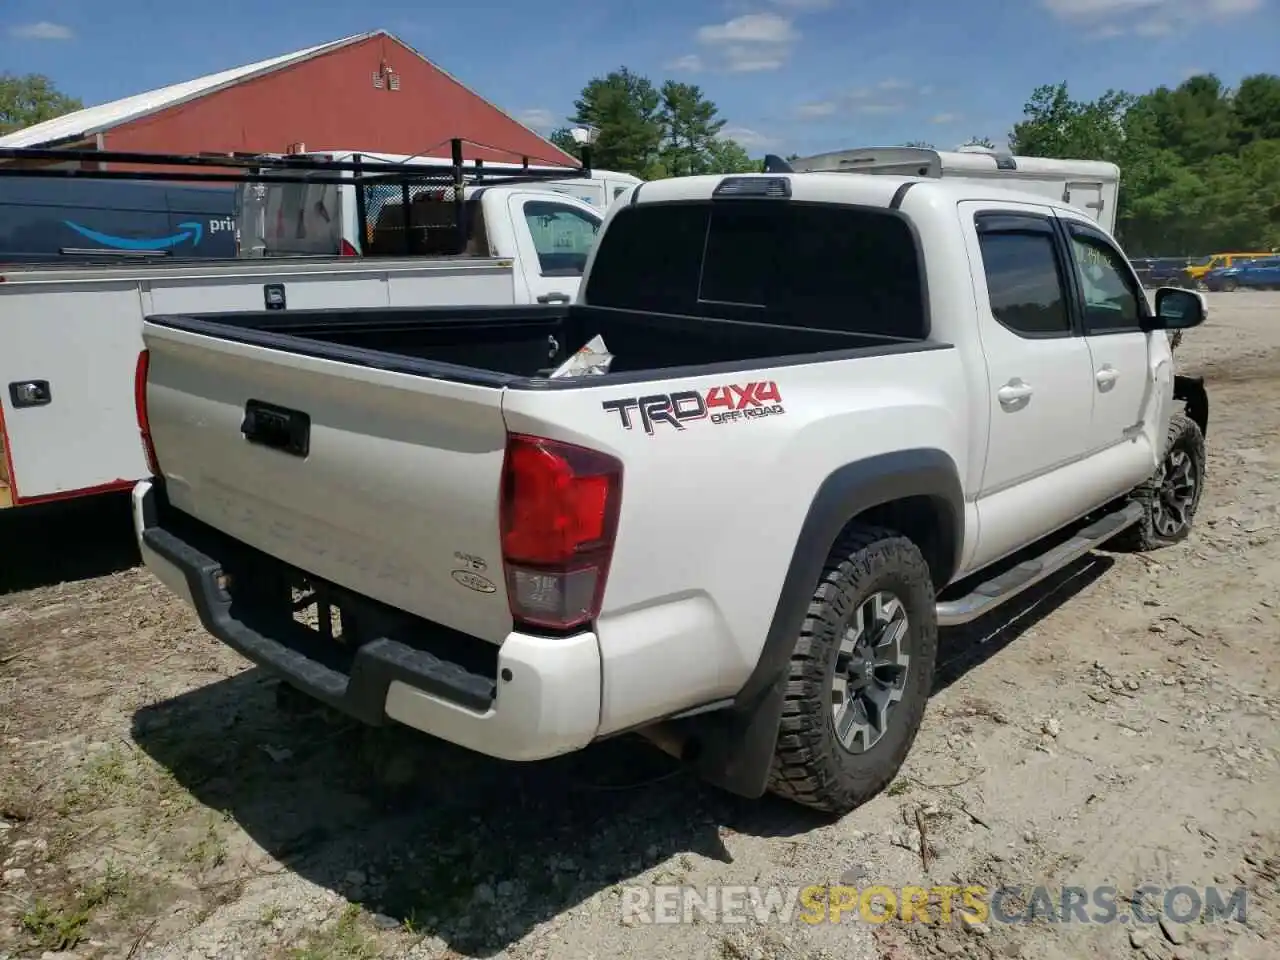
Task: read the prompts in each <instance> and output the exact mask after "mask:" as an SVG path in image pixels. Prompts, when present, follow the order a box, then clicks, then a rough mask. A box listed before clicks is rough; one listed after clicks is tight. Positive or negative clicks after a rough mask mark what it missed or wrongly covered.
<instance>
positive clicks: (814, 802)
mask: <svg viewBox="0 0 1280 960" xmlns="http://www.w3.org/2000/svg"><path fill="white" fill-rule="evenodd" d="M880 591H888V592H891V593H892V594H894V596H895V597H896V598H897V599H898V600H899V602H900V603H901V604H902V606H903V607H904V608H905V611H906V616H907V629H906V632H905V634H904V635H903V639H902V641H901V644H902V646H903V648H904V651H905V652H907V654H908V655H909V656H910V661H909V664H908V666H907V670H906V680H905V685H904V687H903V690H902V698H901V699H900V700H899V701H897V703H896V704H895V705H894V707H893V709H892V711H891V713H890V721H889V723H888V725H887V729H886V731H885V733H884V734H883V736H882V737H881V739H880V740H879V741H878V742H877V743H875V744H874V745H873V746H871V747H870V748H869V749H867V750H866V751H865V752H863V753H852V752H850V751H849V750H847V749H846V748H845V747H844V745H843V744H842V743H841V742H840V740H839V739H838V737H837V735H836V731H835V721H834V718H833V710H832V699H833V684H834V675H835V661H836V655H837V653H838V651H839V645H840V642H841V639H842V637H843V636H844V634H845V631H846V629H847V625H848V623H849V622H850V621H851V620H852V619H853V618H854V616H855V615H856V611H857V609H858V607H859V606H860V605H862V604H863V603H864V602H866V600H867V599H868V598H870V597H872V596H873V595H875V594H876V593H877V592H880ZM937 624H938V622H937V611H936V608H935V597H934V586H933V580H932V578H931V577H930V574H929V566H928V564H927V563H926V562H925V559H924V557H923V555H922V554H921V553H920V550H919V548H918V547H917V546H916V545H915V544H914V543H912V542H911V541H910V540H908V539H907V538H906V537H903V536H902V535H901V534H899V533H897V532H896V531H893V530H888V529H884V528H880V527H871V526H861V525H857V524H855V525H853V526H851V527H849V528H847V529H846V530H845V531H844V533H842V534H841V536H840V539H839V540H837V541H836V544H835V546H834V547H832V549H831V553H830V554H829V555H828V557H827V562H826V564H825V565H824V567H823V571H822V576H821V578H820V579H819V581H818V583H817V586H816V589H815V590H814V593H813V599H812V600H811V601H810V603H809V609H808V612H807V613H806V615H805V619H804V622H803V624H802V625H801V627H800V635H799V636H798V637H797V639H796V644H795V648H794V651H793V653H792V655H791V662H790V667H789V676H788V678H787V689H786V699H785V700H784V703H783V709H782V722H781V725H780V727H779V731H778V741H777V746H776V747H775V749H774V757H773V766H772V769H771V771H770V775H769V790H770V791H771V792H773V793H775V794H777V795H778V796H781V797H785V798H787V799H789V800H793V801H795V802H797V803H800V804H802V805H804V806H807V807H811V808H813V809H815V810H819V811H822V812H824V813H832V814H837V815H843V814H845V813H848V812H849V811H850V810H853V809H854V808H855V807H858V806H859V805H861V804H862V803H865V802H866V801H867V800H869V799H871V798H872V797H873V796H875V795H876V794H877V793H879V792H880V791H881V790H882V789H884V787H885V786H886V785H888V783H889V782H890V781H891V780H892V779H893V778H894V777H895V776H896V775H897V773H898V770H899V769H900V768H901V766H902V762H903V760H904V759H905V758H906V756H907V752H908V751H909V750H910V749H911V744H912V743H913V742H914V740H915V737H916V733H917V732H918V731H919V729H920V724H921V722H922V721H923V719H924V713H925V707H926V706H927V704H928V700H929V693H930V691H931V690H932V687H933V670H934V662H935V660H936V658H937V649H938V625H937Z"/></svg>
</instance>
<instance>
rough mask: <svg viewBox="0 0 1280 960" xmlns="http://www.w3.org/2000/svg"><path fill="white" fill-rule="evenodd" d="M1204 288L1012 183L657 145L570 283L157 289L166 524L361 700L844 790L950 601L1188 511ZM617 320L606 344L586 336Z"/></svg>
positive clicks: (200, 589)
mask: <svg viewBox="0 0 1280 960" xmlns="http://www.w3.org/2000/svg"><path fill="white" fill-rule="evenodd" d="M1203 318H1204V301H1203V299H1202V297H1201V295H1200V294H1197V293H1195V292H1192V291H1187V290H1179V289H1160V290H1157V291H1156V292H1155V294H1154V308H1153V307H1152V306H1151V305H1149V303H1148V301H1147V299H1146V298H1145V297H1144V295H1143V291H1142V288H1141V286H1140V285H1139V283H1138V280H1137V278H1136V277H1135V276H1134V274H1133V271H1132V268H1131V267H1130V265H1129V261H1128V259H1127V258H1126V257H1125V256H1124V254H1123V253H1122V252H1121V250H1120V249H1119V248H1118V247H1117V246H1116V244H1115V242H1114V241H1113V240H1112V238H1111V237H1110V236H1109V235H1108V234H1107V233H1106V232H1104V231H1103V230H1102V229H1101V228H1100V227H1099V226H1098V224H1097V223H1096V222H1094V221H1093V220H1092V219H1091V218H1090V217H1089V216H1088V215H1087V214H1085V213H1084V212H1083V211H1081V210H1079V209H1078V208H1075V207H1071V206H1068V205H1066V204H1064V203H1061V202H1056V201H1053V200H1050V199H1047V198H1045V197H1043V196H1036V195H1034V194H1025V193H1019V192H1013V191H1009V190H1005V189H1002V188H1001V187H1000V186H998V185H990V186H982V185H975V184H972V183H965V182H948V181H946V180H936V179H933V180H931V179H928V178H919V177H901V176H887V175H886V176H868V177H862V176H850V175H847V174H838V173H804V174H791V175H787V174H782V175H770V174H757V175H746V176H729V177H722V176H705V177H689V178H682V179H675V180H666V181H658V182H654V183H647V184H644V185H642V186H640V187H638V188H635V189H633V190H631V191H629V193H628V194H624V195H623V196H622V197H621V198H619V200H618V201H617V202H616V203H615V204H614V205H613V206H612V208H611V209H610V212H609V214H608V216H607V217H606V220H605V224H604V228H603V232H602V233H601V236H600V238H599V240H598V241H597V244H596V247H595V249H594V251H593V253H592V256H591V259H590V261H589V263H588V267H587V272H586V276H585V278H584V286H583V288H582V291H581V293H580V296H579V299H578V301H577V302H576V303H574V304H573V305H570V306H566V307H560V308H555V307H550V308H522V307H507V308H496V309H485V308H476V309H472V310H457V309H433V310H381V311H370V310H357V311H347V310H341V309H337V310H328V311H314V312H307V313H294V312H290V313H275V314H272V313H256V314H242V315H235V314H223V315H204V316H199V315H194V316H172V315H171V316H163V317H162V316H153V317H149V318H148V319H147V321H146V323H145V326H144V332H143V339H144V341H145V344H146V351H145V352H144V353H143V354H142V355H141V356H140V358H139V364H138V374H137V386H138V389H137V396H138V419H139V427H140V430H141V433H142V437H143V442H144V446H145V447H146V449H147V450H148V451H149V456H150V458H151V460H152V463H153V471H154V477H153V478H152V479H150V480H146V481H143V482H141V483H139V484H138V486H137V487H136V488H135V490H134V493H133V504H134V517H135V523H136V527H137V536H138V540H139V544H140V547H141V551H142V555H143V557H144V559H145V562H146V564H147V565H148V567H149V568H150V569H151V570H152V571H153V572H154V573H155V574H156V576H157V577H158V578H159V579H161V580H162V581H163V582H164V583H165V584H167V585H168V586H169V587H170V588H171V589H172V590H173V591H175V592H176V593H178V594H179V595H181V596H182V597H184V598H186V599H187V600H188V601H189V602H190V603H191V604H193V605H194V607H195V609H196V610H197V611H198V613H199V616H200V618H201V620H202V622H203V623H204V625H205V627H206V628H207V629H208V630H209V631H210V632H211V633H212V634H213V635H214V636H216V637H218V638H219V639H221V640H222V641H223V642H225V643H227V644H228V645H230V646H231V647H233V648H234V649H236V650H238V651H240V652H241V653H243V654H244V655H245V656H247V657H248V658H249V659H251V660H253V661H255V662H256V663H258V664H260V665H262V666H264V667H266V668H268V669H269V670H272V671H275V672H276V673H278V674H279V675H280V676H282V677H283V678H284V679H285V680H286V681H287V682H288V683H289V684H292V685H294V686H296V687H297V688H299V689H301V690H303V691H305V692H307V693H309V694H311V695H313V696H314V697H315V698H317V699H319V700H321V701H323V702H325V703H327V704H329V705H331V706H333V707H335V708H338V709H340V710H344V711H346V712H347V713H349V714H351V715H352V716H355V717H357V718H359V719H361V720H363V721H367V722H369V723H372V724H377V723H383V722H386V721H387V720H392V721H396V722H399V723H402V724H407V725H408V726H410V727H414V728H416V729H418V730H421V731H425V732H427V733H430V734H433V735H435V736H438V737H442V738H444V739H446V740H449V741H452V742H454V743H457V744H461V745H463V746H465V747H468V748H471V749H474V750H477V751H480V752H483V753H485V754H489V755H492V756H495V757H501V758H507V759H511V760H532V759H536V758H541V757H548V756H552V755H556V754H562V753H565V752H568V751H573V750H577V749H579V748H582V747H585V746H586V745H588V744H590V743H591V742H593V741H595V740H598V739H600V738H604V737H610V736H614V735H617V734H621V733H624V732H632V731H643V732H645V733H646V734H648V735H649V736H650V737H651V738H652V739H654V740H656V741H659V742H661V743H663V744H665V745H666V746H667V748H668V749H671V750H673V751H675V752H677V753H678V754H679V755H680V756H681V757H682V758H683V759H685V760H686V761H687V762H688V763H689V764H691V765H692V766H693V768H694V769H695V770H696V771H697V772H698V773H699V774H700V775H702V776H704V777H706V778H707V779H709V780H710V781H712V782H714V783H716V784H719V785H720V786H722V787H723V788H725V789H728V790H731V791H733V792H736V793H739V794H742V795H745V796H759V795H761V794H762V793H763V792H764V791H765V790H766V789H772V790H773V791H775V792H777V793H779V794H782V795H785V796H787V797H790V798H792V799H794V800H796V801H798V802H801V803H803V804H807V805H809V806H812V807H815V808H819V809H822V810H827V811H835V812H841V811H847V810H849V809H851V808H852V807H854V806H856V805H857V804H859V803H860V802H862V801H864V800H865V799H867V798H868V797H869V796H871V795H873V794H874V793H876V792H877V791H878V790H880V789H881V788H882V787H883V786H884V785H885V784H887V783H888V782H889V781H890V779H891V778H892V777H893V776H894V775H895V773H896V771H897V770H898V768H899V766H900V764H901V763H902V761H903V758H904V757H905V755H906V753H907V751H908V749H909V747H910V745H911V743H912V741H913V739H914V737H915V734H916V731H917V729H918V728H919V726H920V723H921V720H922V717H923V715H924V712H925V707H926V702H927V699H928V696H929V692H930V688H931V683H932V675H933V668H934V660H935V651H936V647H937V643H938V628H939V627H940V626H947V625H953V624H960V623H964V622H967V621H970V620H973V619H976V618H977V617H979V616H980V615H982V614H984V613H986V612H987V611H990V610H992V609H994V608H996V607H997V606H998V605H999V604H1001V603H1002V602H1003V601H1005V600H1007V599H1008V598H1010V597H1012V596H1015V595H1016V594H1018V593H1019V592H1020V591H1022V590H1024V589H1026V588H1027V587H1030V586H1031V585H1032V584H1034V583H1036V582H1038V581H1040V580H1042V579H1043V578H1045V577H1046V576H1049V575H1050V574H1052V573H1053V572H1054V571H1057V570H1059V569H1061V568H1063V567H1064V566H1066V565H1067V564H1068V563H1070V562H1071V561H1072V560H1073V559H1076V558H1078V557H1080V556H1081V555H1083V554H1084V553H1086V552H1087V551H1088V550H1090V549H1091V548H1093V547H1095V546H1098V545H1100V544H1103V543H1108V542H1110V543H1115V544H1117V545H1128V546H1130V547H1137V548H1151V547H1155V546H1158V545H1160V544H1167V543H1172V542H1175V541H1178V540H1180V539H1181V538H1183V537H1185V536H1186V535H1187V532H1188V529H1189V526H1190V524H1191V523H1192V518H1193V516H1194V514H1195V512H1196V506H1197V503H1198V501H1199V498H1200V492H1201V488H1202V484H1203V481H1204V471H1205V456H1204V439H1203V431H1204V428H1205V423H1204V418H1205V415H1206V414H1205V411H1206V409H1207V408H1206V403H1205V399H1204V391H1203V387H1202V386H1201V385H1200V384H1199V383H1198V382H1196V381H1192V380H1185V379H1182V378H1179V379H1178V380H1177V382H1176V383H1175V376H1174V371H1173V365H1172V355H1171V352H1170V348H1169V342H1168V336H1167V334H1166V332H1165V331H1167V330H1171V329H1179V328H1186V327H1190V326H1194V325H1196V324H1198V323H1200V322H1202V320H1203ZM597 335H599V336H601V337H602V338H603V340H604V341H605V345H606V347H607V349H608V352H609V353H611V354H612V355H613V357H614V359H613V361H612V367H611V368H610V369H609V370H608V371H607V372H605V373H603V374H599V373H597V374H593V375H583V376H576V377H550V376H548V371H549V369H550V368H552V367H555V366H556V365H557V364H559V363H560V362H561V361H563V360H565V359H566V357H568V356H569V355H570V354H572V353H573V352H574V350H575V348H576V347H578V346H579V345H580V344H583V343H586V342H587V341H588V340H590V339H591V338H593V337H595V336H597ZM1179 397H1183V398H1185V399H1186V400H1187V401H1188V404H1189V408H1188V409H1190V410H1191V411H1192V412H1193V413H1194V414H1195V416H1196V417H1198V418H1199V419H1200V421H1201V422H1200V423H1199V424H1197V422H1196V420H1195V419H1193V418H1192V417H1190V416H1188V415H1186V414H1184V413H1182V412H1180V409H1179V407H1178V404H1177V399H1178V398H1179ZM307 605H312V606H311V608H310V610H309V611H304V612H303V613H298V612H296V611H297V610H298V609H301V608H302V607H305V606H307ZM304 614H305V616H304ZM316 624H318V626H316Z"/></svg>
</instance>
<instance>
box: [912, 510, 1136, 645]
mask: <svg viewBox="0 0 1280 960" xmlns="http://www.w3.org/2000/svg"><path fill="white" fill-rule="evenodd" d="M1140 519H1142V506H1141V504H1138V503H1130V504H1127V505H1126V506H1124V507H1122V508H1121V509H1119V510H1117V511H1116V512H1115V513H1109V514H1107V515H1106V516H1105V517H1103V518H1102V519H1100V520H1095V521H1094V522H1093V523H1091V524H1089V526H1087V527H1085V528H1084V529H1083V530H1081V531H1080V532H1079V533H1077V534H1076V535H1075V536H1074V537H1072V538H1071V539H1070V540H1067V541H1066V542H1065V543H1060V544H1058V545H1057V546H1056V547H1053V548H1052V549H1050V550H1048V551H1046V552H1045V553H1043V554H1041V555H1040V556H1038V557H1033V558H1032V559H1030V560H1024V561H1022V563H1020V564H1018V565H1017V566H1016V567H1012V568H1010V569H1009V570H1006V571H1005V572H1004V573H1002V574H1000V575H999V576H995V577H992V578H991V579H990V580H986V581H984V582H982V583H980V584H978V585H977V586H976V587H974V588H973V590H971V591H970V592H969V593H967V594H965V595H964V596H963V597H960V598H959V599H958V600H948V601H946V602H945V603H939V604H938V606H937V610H938V626H940V627H956V626H960V625H961V624H965V623H970V622H972V621H974V620H977V619H978V618H979V617H980V616H982V615H983V614H985V613H990V612H991V611H992V610H994V609H995V608H996V607H998V606H1000V604H1002V603H1004V602H1005V601H1006V600H1010V599H1012V598H1013V597H1016V596H1017V595H1018V594H1020V593H1022V591H1024V590H1026V589H1027V588H1028V587H1032V586H1034V585H1035V584H1037V583H1039V582H1040V581H1041V580H1043V579H1045V578H1046V577H1048V576H1051V575H1052V574H1055V573H1057V572H1058V571H1059V570H1061V569H1062V568H1063V567H1065V566H1067V564H1069V563H1071V562H1072V561H1073V560H1078V559H1079V558H1080V557H1083V556H1084V555H1085V554H1086V553H1088V552H1089V551H1090V550H1092V549H1094V548H1095V547H1097V546H1099V545H1100V544H1102V543H1104V542H1105V541H1107V540H1110V539H1111V538H1112V537H1114V536H1115V535H1116V534H1117V533H1119V532H1120V531H1121V530H1124V529H1127V528H1128V527H1131V526H1133V525H1134V524H1135V523H1137V522H1138V521H1139V520H1140Z"/></svg>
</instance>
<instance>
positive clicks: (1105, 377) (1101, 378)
mask: <svg viewBox="0 0 1280 960" xmlns="http://www.w3.org/2000/svg"><path fill="white" fill-rule="evenodd" d="M1119 376H1120V374H1119V373H1118V372H1117V371H1116V368H1115V367H1113V366H1111V364H1109V363H1104V364H1103V365H1102V369H1101V370H1099V371H1098V372H1097V373H1095V374H1094V379H1096V380H1097V381H1098V388H1099V389H1100V390H1106V389H1109V388H1110V387H1111V385H1112V384H1114V383H1115V382H1116V380H1117V379H1118V378H1119Z"/></svg>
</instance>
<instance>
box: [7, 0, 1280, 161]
mask: <svg viewBox="0 0 1280 960" xmlns="http://www.w3.org/2000/svg"><path fill="white" fill-rule="evenodd" d="M378 28H385V29H387V30H390V31H391V32H392V33H395V34H397V35H399V36H400V37H402V38H403V39H404V40H405V41H407V42H408V43H410V44H412V45H413V46H415V47H416V48H417V49H419V50H420V51H422V52H423V53H424V54H425V55H426V56H428V57H429V58H431V59H433V60H434V61H436V62H437V63H439V64H440V65H441V66H442V67H444V68H445V69H447V70H449V71H450V72H451V73H453V74H454V75H456V76H457V77H459V78H460V79H461V80H463V81H464V82H465V83H467V84H468V85H469V86H471V87H472V88H473V89H476V90H478V91H479V92H480V93H482V94H483V95H485V96H486V97H488V98H489V99H491V100H493V101H494V102H495V103H497V104H499V105H500V106H502V107H503V108H504V109H506V110H508V111H509V112H511V113H513V114H515V115H516V116H519V117H521V118H522V119H524V120H525V121H526V122H528V123H530V125H532V126H535V127H538V128H541V129H544V130H545V129H547V128H549V127H550V126H554V125H557V124H559V123H560V122H562V119H563V117H564V116H565V114H566V113H568V112H570V111H571V109H572V102H573V99H574V97H575V95H576V94H577V92H578V91H579V90H580V89H581V88H582V85H583V83H585V82H586V81H587V80H589V79H590V78H591V77H592V76H596V75H602V74H604V73H606V72H607V71H609V70H610V69H613V68H615V67H617V66H620V65H624V64H625V65H626V66H628V67H630V68H631V69H633V70H635V71H637V72H640V73H643V74H646V75H647V76H649V77H650V78H651V79H653V80H654V81H655V83H657V82H660V81H662V80H663V79H666V78H668V77H670V78H674V79H679V80H683V81H688V82H694V83H697V84H699V85H700V86H701V87H702V88H703V90H704V91H705V92H706V93H707V95H708V96H710V97H711V98H712V99H713V100H715V102H716V103H717V104H718V105H719V107H720V110H721V115H722V116H723V117H724V118H725V119H726V120H727V121H728V124H729V126H728V128H727V131H728V132H729V133H730V134H731V135H734V136H735V137H736V138H737V139H739V140H740V141H741V142H742V143H743V144H744V146H746V147H748V149H749V150H750V151H751V152H752V153H753V154H757V155H758V154H760V153H762V152H764V151H766V150H770V151H777V152H780V153H789V152H791V151H796V152H799V153H802V154H803V153H811V152H818V151H822V150H830V149H839V148H842V147H850V146H857V145H872V144H886V143H901V142H903V141H906V140H927V141H930V142H932V143H935V144H936V145H938V146H939V147H943V148H949V147H953V146H955V145H956V144H958V143H960V142H962V141H964V140H966V139H968V137H969V136H971V135H981V136H989V137H991V138H993V139H995V140H996V141H997V142H1003V139H1004V136H1005V134H1006V133H1007V131H1008V129H1009V127H1010V125H1011V124H1012V123H1013V122H1014V121H1015V120H1016V119H1018V118H1019V116H1020V115H1021V111H1022V104H1023V103H1024V102H1025V101H1026V99H1027V97H1028V96H1029V94H1030V93H1031V91H1032V90H1033V89H1034V88H1035V87H1036V86H1037V85H1038V84H1041V83H1056V82H1058V81H1061V80H1065V81H1067V82H1068V83H1069V84H1070V88H1071V91H1072V93H1073V95H1075V96H1077V97H1092V96H1095V95H1097V94H1099V93H1101V92H1102V91H1103V90H1105V89H1106V88H1107V87H1116V88H1124V89H1129V90H1134V91H1143V90H1147V89H1150V88H1151V87H1154V86H1157V85H1159V84H1169V85H1175V84H1177V83H1178V82H1180V81H1181V80H1182V79H1183V78H1185V77H1186V76H1188V75H1190V74H1192V73H1195V72H1204V71H1211V72H1215V73H1217V74H1218V75H1219V76H1220V77H1222V78H1223V80H1225V81H1226V82H1227V83H1229V84H1234V83H1236V82H1238V81H1239V79H1240V77H1241V76H1244V75H1247V74H1249V73H1256V72H1262V71H1275V70H1276V69H1277V67H1278V63H1277V59H1276V53H1277V52H1278V51H1280V0H1023V2H1018V0H962V2H960V3H944V2H942V0H896V2H892V3H872V2H870V0H648V2H646V3H645V4H643V5H636V4H623V3H621V2H615V3H613V4H610V3H608V2H607V0H596V2H586V0H558V2H552V3H538V4H530V3H527V2H520V3H516V2H513V0H467V2H461V0H435V2H426V0H418V2H416V3H410V2H406V0H382V2H380V3H377V4H362V3H352V2H351V0H307V2H302V0H293V2H286V0H222V2H221V3H218V4H209V5H206V6H196V7H186V6H185V5H184V4H175V3H172V2H169V0H112V2H110V3H107V4H103V3H100V2H97V0H4V3H3V5H2V7H0V71H8V72H13V73H27V72H39V73H44V74H47V75H48V76H50V77H51V78H52V79H53V80H54V82H55V83H56V84H57V85H58V86H59V87H60V88H62V89H63V90H65V91H66V92H68V93H70V94H72V95H75V96H78V97H80V98H81V99H83V100H84V101H85V103H86V104H94V103H101V102H104V101H107V100H112V99H116V98H118V97H123V96H127V95H129V94H133V93H139V92H142V91H144V90H148V89H151V88H154V87H159V86H164V85H166V84H169V83H174V82H177V81H180V80H187V79H191V78H193V77H196V76H200V75H202V74H205V73H212V72H215V71H218V70H222V69H226V68H228V67H232V66H237V65H240V64H243V63H249V62H252V61H254V60H260V59H265V58H267V57H271V56H275V55H278V54H282V53H287V52H289V51H291V50H294V49H299V48H302V47H305V46H310V45H313V44H317V43H323V42H325V41H327V40H334V39H337V38H339V37H342V36H346V35H349V34H354V33H362V32H365V31H368V30H373V29H378Z"/></svg>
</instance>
